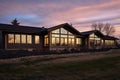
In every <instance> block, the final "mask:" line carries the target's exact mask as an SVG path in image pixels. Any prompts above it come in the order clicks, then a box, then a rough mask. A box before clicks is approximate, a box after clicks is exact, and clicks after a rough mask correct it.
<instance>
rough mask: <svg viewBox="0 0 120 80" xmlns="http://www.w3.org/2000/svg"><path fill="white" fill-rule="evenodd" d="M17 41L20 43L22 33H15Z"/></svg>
mask: <svg viewBox="0 0 120 80" xmlns="http://www.w3.org/2000/svg"><path fill="white" fill-rule="evenodd" d="M15 43H20V34H15Z"/></svg>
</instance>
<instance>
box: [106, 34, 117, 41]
mask: <svg viewBox="0 0 120 80" xmlns="http://www.w3.org/2000/svg"><path fill="white" fill-rule="evenodd" d="M104 39H106V40H118V38H115V37H113V36H107V35H105V36H104Z"/></svg>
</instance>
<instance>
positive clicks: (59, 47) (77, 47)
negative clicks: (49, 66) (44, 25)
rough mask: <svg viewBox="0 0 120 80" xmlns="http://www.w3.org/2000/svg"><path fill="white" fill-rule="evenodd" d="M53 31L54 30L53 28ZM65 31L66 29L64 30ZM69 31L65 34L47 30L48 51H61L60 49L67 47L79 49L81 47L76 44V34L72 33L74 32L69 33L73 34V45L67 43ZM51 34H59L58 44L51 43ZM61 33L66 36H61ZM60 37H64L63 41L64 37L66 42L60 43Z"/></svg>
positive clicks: (68, 48)
mask: <svg viewBox="0 0 120 80" xmlns="http://www.w3.org/2000/svg"><path fill="white" fill-rule="evenodd" d="M53 31H54V30H53ZM66 31H67V30H66ZM68 33H69V31H68V32H67V34H63V33H52V31H50V32H49V43H50V44H49V50H50V51H61V50H65V49H67V50H71V49H76V50H80V49H81V46H78V45H76V38H77V37H76V36H75V35H74V34H70V35H73V36H74V44H73V45H69V38H68V36H69V34H68ZM52 34H57V35H59V44H58V45H53V44H52V41H53V40H52ZM61 35H66V36H67V37H61ZM61 39H64V41H65V39H66V40H67V43H65V45H62V44H61V42H62V41H61ZM81 40H82V39H81ZM81 45H82V43H81Z"/></svg>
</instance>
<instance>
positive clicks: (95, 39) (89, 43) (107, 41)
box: [81, 30, 117, 49]
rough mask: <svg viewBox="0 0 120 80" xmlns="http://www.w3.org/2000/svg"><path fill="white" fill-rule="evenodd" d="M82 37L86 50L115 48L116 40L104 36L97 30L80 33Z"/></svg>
mask: <svg viewBox="0 0 120 80" xmlns="http://www.w3.org/2000/svg"><path fill="white" fill-rule="evenodd" d="M81 34H82V35H83V36H84V38H83V41H84V42H83V44H84V48H87V49H102V48H115V47H116V40H117V38H115V37H112V36H106V35H104V34H102V33H101V32H100V31H98V30H91V31H86V32H81Z"/></svg>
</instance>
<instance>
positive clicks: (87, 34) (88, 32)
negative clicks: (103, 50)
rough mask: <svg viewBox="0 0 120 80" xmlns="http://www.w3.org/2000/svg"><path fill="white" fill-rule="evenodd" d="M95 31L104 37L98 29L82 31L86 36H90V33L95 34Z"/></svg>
mask: <svg viewBox="0 0 120 80" xmlns="http://www.w3.org/2000/svg"><path fill="white" fill-rule="evenodd" d="M93 33H95V34H96V35H97V36H99V37H104V35H103V34H102V33H101V32H100V31H98V30H91V31H86V32H81V34H82V35H83V36H86V37H87V36H89V35H90V34H93Z"/></svg>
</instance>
